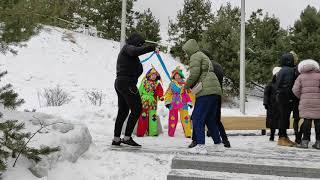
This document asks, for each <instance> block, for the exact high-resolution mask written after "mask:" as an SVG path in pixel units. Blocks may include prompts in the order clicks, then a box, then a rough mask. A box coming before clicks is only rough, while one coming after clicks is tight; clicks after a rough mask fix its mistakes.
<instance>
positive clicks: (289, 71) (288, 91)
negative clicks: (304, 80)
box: [275, 53, 295, 147]
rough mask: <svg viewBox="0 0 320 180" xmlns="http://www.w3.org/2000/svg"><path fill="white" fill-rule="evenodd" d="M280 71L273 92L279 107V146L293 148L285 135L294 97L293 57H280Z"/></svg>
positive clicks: (292, 144) (286, 55) (289, 55)
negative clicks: (274, 91)
mask: <svg viewBox="0 0 320 180" xmlns="http://www.w3.org/2000/svg"><path fill="white" fill-rule="evenodd" d="M280 64H281V70H280V71H279V73H278V74H277V78H276V83H275V90H276V93H277V94H276V100H277V103H278V105H279V111H280V120H279V140H278V145H280V146H290V147H292V146H294V145H295V143H294V142H292V141H291V140H290V139H289V137H288V134H287V129H289V126H290V114H291V111H292V110H293V99H294V95H293V92H292V87H293V84H294V81H295V70H294V57H293V55H292V54H290V53H288V54H284V55H283V56H282V57H281V61H280Z"/></svg>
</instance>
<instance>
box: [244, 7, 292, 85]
mask: <svg viewBox="0 0 320 180" xmlns="http://www.w3.org/2000/svg"><path fill="white" fill-rule="evenodd" d="M246 46H247V50H246V62H247V73H246V76H247V82H248V83H249V85H255V84H266V83H267V82H269V81H270V79H271V78H272V69H273V67H275V66H278V65H279V58H280V57H281V55H282V54H283V53H284V52H288V51H290V50H291V49H292V47H291V44H290V38H289V36H288V32H287V31H286V30H284V29H282V28H281V27H280V21H279V19H277V18H276V17H274V16H272V17H270V16H269V15H268V14H264V13H263V11H262V10H261V9H259V10H257V11H256V12H253V13H252V15H251V16H250V19H249V20H248V22H247V25H246ZM257 67H259V68H257Z"/></svg>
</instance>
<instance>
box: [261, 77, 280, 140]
mask: <svg viewBox="0 0 320 180" xmlns="http://www.w3.org/2000/svg"><path fill="white" fill-rule="evenodd" d="M275 82H276V74H275V75H274V76H273V78H272V81H271V82H269V83H268V84H267V86H266V87H265V89H264V97H263V105H264V107H265V109H266V110H267V117H266V127H267V128H270V130H271V133H270V139H269V140H270V141H274V135H275V131H276V129H278V128H279V126H278V125H279V118H280V113H279V110H278V103H277V101H276V90H275V88H274V85H275Z"/></svg>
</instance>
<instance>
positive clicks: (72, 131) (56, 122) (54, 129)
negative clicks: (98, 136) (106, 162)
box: [1, 109, 92, 178]
mask: <svg viewBox="0 0 320 180" xmlns="http://www.w3.org/2000/svg"><path fill="white" fill-rule="evenodd" d="M1 112H2V113H3V118H2V120H19V121H20V122H24V123H25V126H26V129H25V130H26V131H28V132H36V131H37V130H38V129H40V128H41V127H43V128H42V130H41V131H40V132H39V134H37V135H35V136H34V138H33V139H32V141H30V144H29V146H33V147H41V146H42V145H46V146H50V147H60V151H58V152H55V153H52V154H50V155H48V156H43V157H42V160H41V161H40V162H39V163H34V162H31V163H30V165H29V167H28V168H29V169H30V171H31V172H32V173H33V174H34V175H35V176H36V177H38V178H42V177H45V176H47V175H48V171H49V170H51V169H52V168H54V167H55V166H56V164H57V163H58V162H61V161H68V162H71V163H75V162H76V161H77V160H78V159H79V157H80V156H81V155H82V154H83V153H85V152H86V151H87V150H88V149H89V147H90V145H91V143H92V137H91V135H90V132H89V130H88V127H87V126H85V125H83V124H73V123H71V122H68V121H67V120H64V119H62V118H60V117H55V116H53V115H47V114H43V113H35V112H18V111H10V110H3V109H2V110H1ZM9 172H10V171H9Z"/></svg>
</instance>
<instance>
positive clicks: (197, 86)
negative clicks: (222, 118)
mask: <svg viewBox="0 0 320 180" xmlns="http://www.w3.org/2000/svg"><path fill="white" fill-rule="evenodd" d="M182 49H183V51H184V52H185V53H186V55H187V56H188V60H187V64H188V65H189V71H190V75H189V77H188V79H187V81H186V84H185V89H191V88H193V93H194V94H195V95H196V103H195V107H194V110H193V113H192V118H191V119H192V122H193V131H194V139H195V140H196V143H197V145H196V146H194V147H193V148H191V152H192V153H197V154H206V153H207V150H206V148H205V125H207V127H208V129H209V130H210V132H211V134H212V139H213V141H214V143H215V144H220V143H221V138H220V134H219V130H218V126H217V122H216V119H217V117H216V114H217V109H218V99H219V96H221V95H222V90H221V86H220V84H219V81H218V78H217V76H216V75H215V74H214V72H213V66H212V63H211V61H210V59H209V58H208V57H207V56H206V55H205V54H204V53H203V52H201V51H200V48H199V45H198V43H197V41H196V40H194V39H190V40H188V41H187V42H186V43H185V44H184V45H183V47H182Z"/></svg>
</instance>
